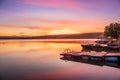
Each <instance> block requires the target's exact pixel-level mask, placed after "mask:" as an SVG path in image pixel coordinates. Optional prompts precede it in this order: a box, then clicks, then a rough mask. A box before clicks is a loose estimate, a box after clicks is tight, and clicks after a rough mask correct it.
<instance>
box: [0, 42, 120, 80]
mask: <svg viewBox="0 0 120 80" xmlns="http://www.w3.org/2000/svg"><path fill="white" fill-rule="evenodd" d="M80 43H82V41H80V42H79V43H73V42H71V43H66V42H62V43H60V42H59V43H56V42H55V43H54V42H41V41H1V42H0V78H1V79H0V80H106V79H108V80H119V79H120V77H119V75H120V69H118V68H113V67H109V66H102V67H99V66H94V65H90V64H86V63H82V62H80V63H75V62H65V61H64V60H60V59H59V58H60V53H61V52H62V51H63V50H64V49H66V48H70V49H72V50H75V51H80V50H82V48H81V46H80ZM83 43H84V41H83ZM109 65H110V64H109ZM96 76H97V77H96Z"/></svg>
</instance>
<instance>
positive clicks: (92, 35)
mask: <svg viewBox="0 0 120 80" xmlns="http://www.w3.org/2000/svg"><path fill="white" fill-rule="evenodd" d="M103 37H104V36H103V33H102V32H96V33H82V34H62V35H44V36H9V37H8V36H2V37H0V39H99V38H103Z"/></svg>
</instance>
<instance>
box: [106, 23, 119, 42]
mask: <svg viewBox="0 0 120 80" xmlns="http://www.w3.org/2000/svg"><path fill="white" fill-rule="evenodd" d="M104 36H105V37H111V38H115V39H117V40H118V39H120V24H119V23H111V24H110V25H107V26H106V27H105V31H104Z"/></svg>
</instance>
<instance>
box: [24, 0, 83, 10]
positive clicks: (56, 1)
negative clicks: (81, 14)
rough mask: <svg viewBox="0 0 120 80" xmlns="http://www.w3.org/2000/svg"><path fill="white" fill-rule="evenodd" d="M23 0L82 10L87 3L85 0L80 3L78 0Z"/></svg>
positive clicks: (26, 2) (42, 4) (38, 4)
mask: <svg viewBox="0 0 120 80" xmlns="http://www.w3.org/2000/svg"><path fill="white" fill-rule="evenodd" d="M22 1H23V2H24V3H25V4H28V5H35V6H45V7H54V8H65V9H71V10H80V9H81V8H82V7H83V6H84V5H85V3H83V2H81V3H79V4H78V2H77V1H74V0H22Z"/></svg>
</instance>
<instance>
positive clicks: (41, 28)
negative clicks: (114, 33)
mask: <svg viewBox="0 0 120 80" xmlns="http://www.w3.org/2000/svg"><path fill="white" fill-rule="evenodd" d="M119 17H120V1H119V0H99V1H98V0H0V36H38V35H50V34H75V33H88V32H103V30H104V27H105V26H106V25H107V24H109V23H111V22H119V21H120V20H119Z"/></svg>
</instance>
